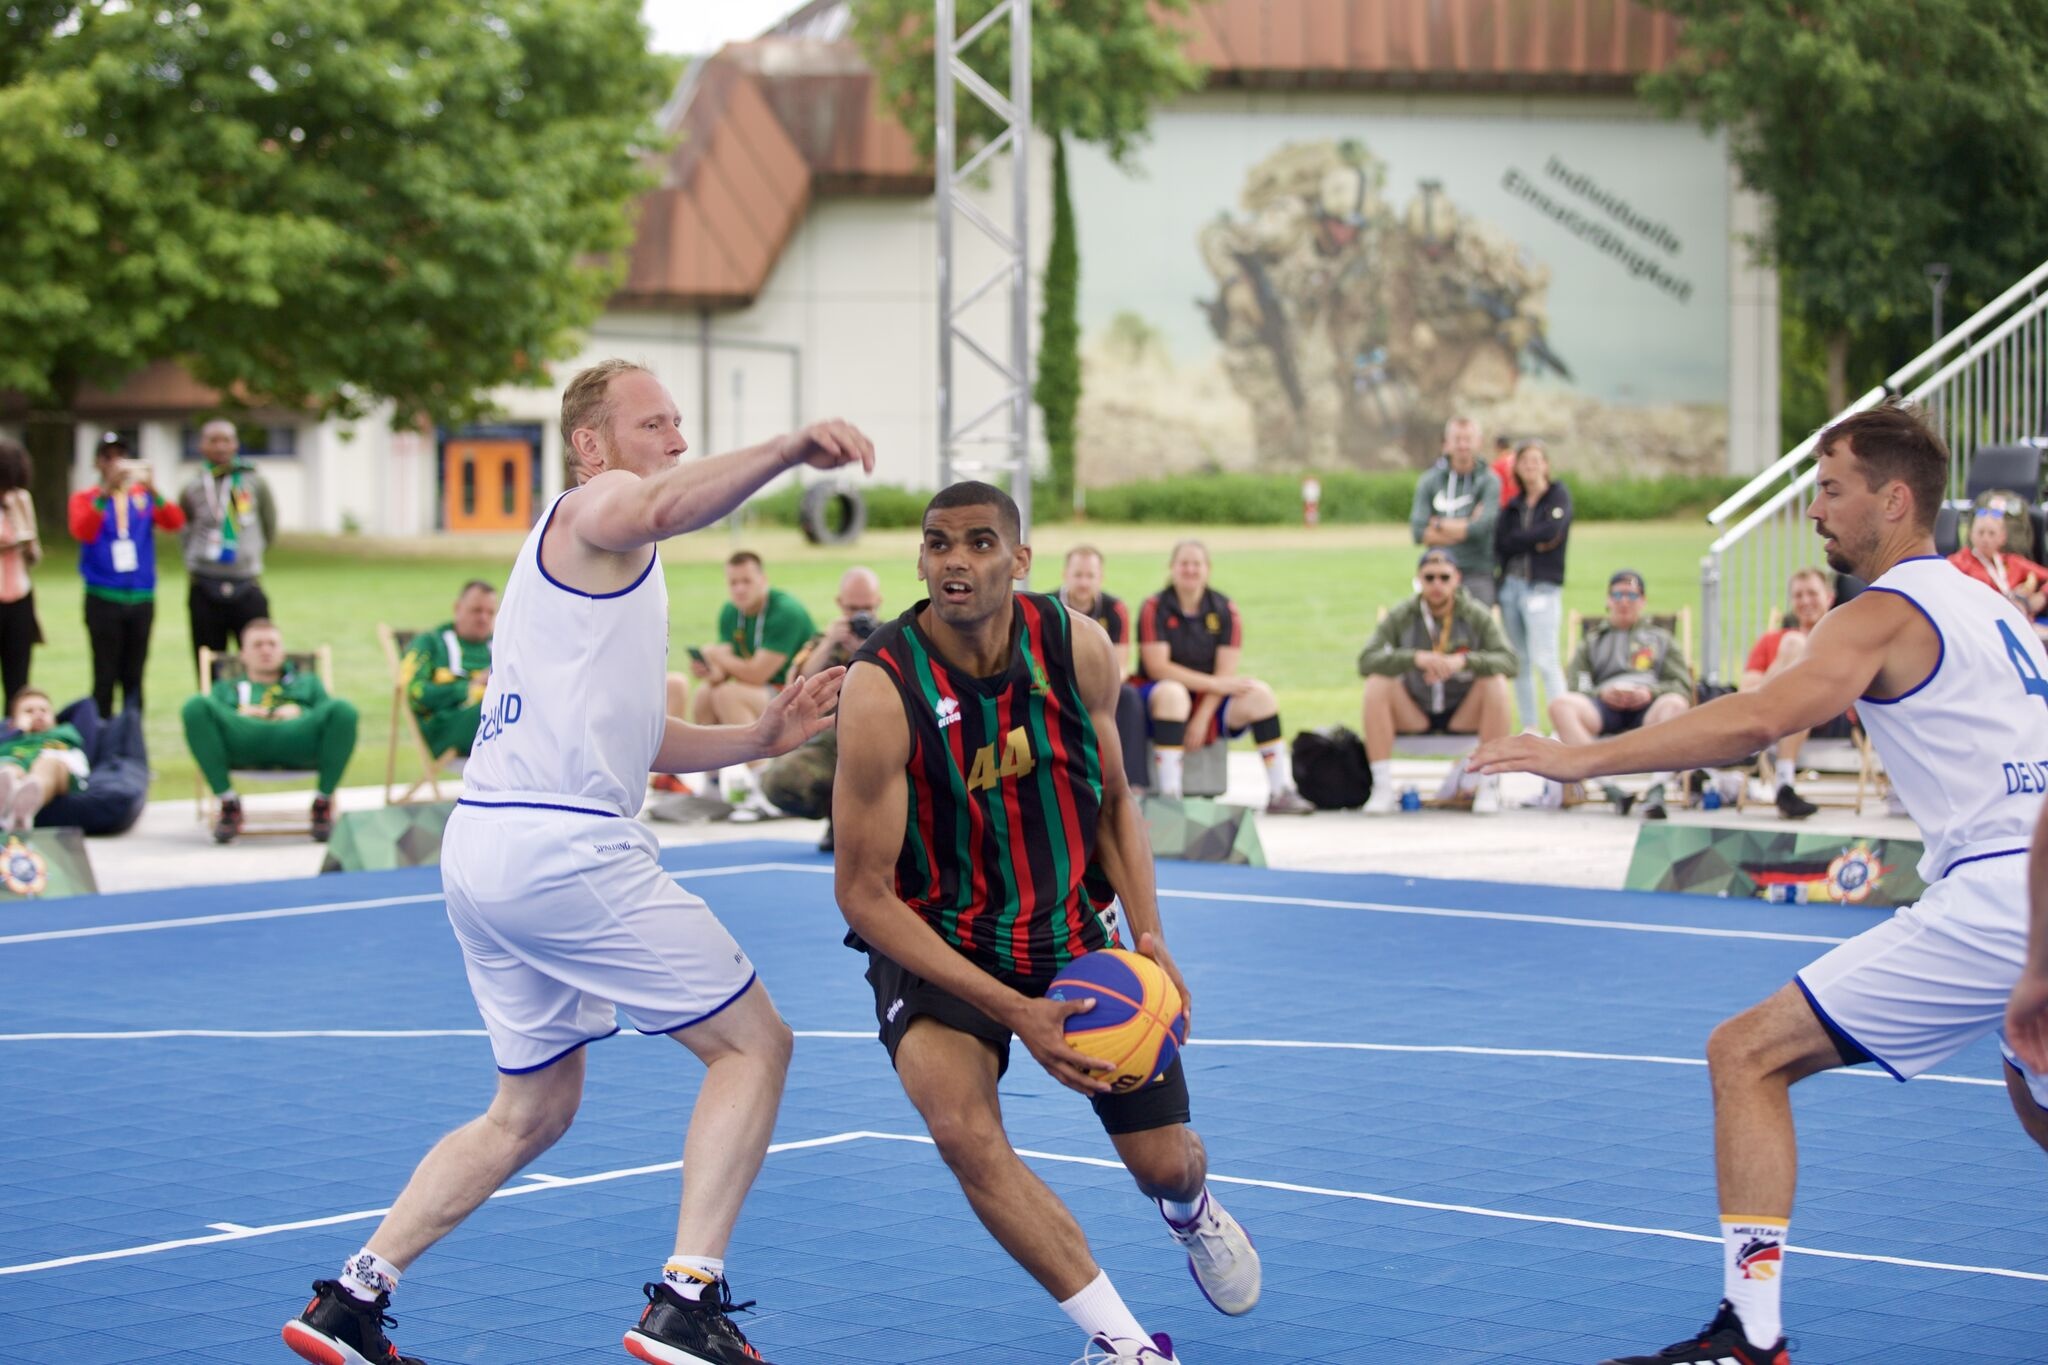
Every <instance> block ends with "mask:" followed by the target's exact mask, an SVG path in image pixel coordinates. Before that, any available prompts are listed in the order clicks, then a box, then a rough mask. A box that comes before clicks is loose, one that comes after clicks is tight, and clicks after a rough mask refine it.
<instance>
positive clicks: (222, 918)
mask: <svg viewBox="0 0 2048 1365" xmlns="http://www.w3.org/2000/svg"><path fill="white" fill-rule="evenodd" d="M756 872H804V873H809V874H811V875H813V876H820V877H829V876H831V875H832V869H831V868H829V867H818V866H815V865H813V864H810V863H735V864H731V865H728V866H721V867H698V868H687V869H685V870H683V871H681V872H676V873H672V874H671V876H672V877H673V878H674V880H676V881H678V882H683V881H687V880H690V879H694V878H699V877H743V876H747V875H748V874H750V873H756ZM1159 895H1160V897H1161V898H1162V899H1167V900H1176V899H1177V900H1194V901H1229V902H1233V903H1236V904H1241V905H1298V906H1302V907H1304V908H1306V909H1315V910H1364V911H1368V912H1370V913H1373V914H1379V915H1421V916H1423V917H1425V918H1430V919H1477V920H1496V921H1504V922H1506V923H1510V924H1551V925H1558V926H1560V927H1563V928H1569V929H1618V930H1622V931H1624V932H1628V933H1637V934H1678V935H1681V936H1686V937H1692V938H1735V939H1756V940H1761V941H1763V942H1767V943H1820V944H1827V945H1830V946H1832V945H1834V944H1837V943H1847V942H1848V940H1847V939H1845V938H1834V937H1830V936H1828V935H1825V934H1782V933H1776V932H1773V931H1771V930H1766V929H1714V928H1708V927H1705V926H1699V925H1688V924H1645V923H1642V922H1640V921H1636V920H1607V919H1584V918H1580V917H1577V916H1571V915H1530V914H1523V913H1521V912H1519V911H1512V910H1454V909H1450V908H1449V907H1446V906H1435V905H1398V904H1395V903H1393V902H1391V901H1340V900H1326V899H1323V898H1320V897H1315V896H1259V895H1251V894H1248V893H1239V892H1224V891H1172V890H1168V889H1166V888H1164V887H1162V888H1160V890H1159ZM440 900H441V897H440V896H436V895H419V896H391V897H387V898H385V899H383V900H367V901H339V902H334V903H332V904H327V905H301V906H291V907H287V908H284V909H279V910H245V911H240V912H237V913H234V914H226V915H197V916H194V917H193V918H191V919H159V920H142V921H138V922H137V923H134V924H103V925H95V926H93V927H91V928H85V929H49V930H44V931H43V932H41V933H33V934H6V935H0V946H5V945H7V944H10V943H46V942H49V941H51V940H53V939H68V938H101V937H105V936H107V935H110V934H139V933H145V932H148V931H152V930H157V929H184V928H188V927H190V926H193V925H201V924H238V923H242V922H245V921H250V920H267V919H289V918H292V917H294V916H298V915H327V914H333V913H335V912H336V911H342V910H374V909H381V908H384V907H387V906H394V905H432V904H436V903H438V902H439V901H440Z"/></svg>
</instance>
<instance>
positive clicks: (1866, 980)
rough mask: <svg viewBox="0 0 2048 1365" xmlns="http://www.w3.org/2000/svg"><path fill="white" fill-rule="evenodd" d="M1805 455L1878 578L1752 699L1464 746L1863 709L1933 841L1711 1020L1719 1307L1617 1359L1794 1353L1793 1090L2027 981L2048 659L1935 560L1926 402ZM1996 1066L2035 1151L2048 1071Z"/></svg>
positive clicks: (1780, 731)
mask: <svg viewBox="0 0 2048 1365" xmlns="http://www.w3.org/2000/svg"><path fill="white" fill-rule="evenodd" d="M1816 448H1817V449H1818V450H1819V451H1820V456H1819V461H1818V464H1819V470H1818V479H1817V482H1816V485H1815V493H1814V498H1813V503H1812V505H1811V506H1810V507H1809V508H1808V509H1807V516H1808V517H1810V518H1811V519H1812V520H1813V521H1814V522H1815V523H1816V524H1817V529H1818V531H1819V533H1820V535H1821V536H1822V537H1824V546H1823V548H1824V549H1825V551H1826V554H1827V558H1828V563H1829V564H1830V565H1832V566H1833V567H1834V568H1835V569H1836V570H1837V571H1840V572H1847V573H1853V574H1855V575H1857V576H1858V577H1859V578H1862V579H1864V580H1865V581H1867V582H1869V583H1870V585H1871V586H1870V588H1869V589H1868V590H1866V591H1865V592H1863V593H1862V594H1861V595H1859V596H1858V597H1856V598H1855V599H1854V600H1853V601H1851V602H1849V603H1848V604H1847V605H1845V606H1842V607H1838V608H1836V609H1835V610H1833V611H1831V612H1829V613H1828V614H1827V615H1826V616H1825V617H1823V618H1822V619H1821V621H1820V623H1819V624H1818V625H1817V626H1816V627H1815V628H1814V630H1813V633H1812V636H1811V638H1810V639H1809V641H1808V643H1807V649H1806V655H1805V657H1804V658H1802V659H1801V660H1799V662H1798V663H1796V664H1793V665H1791V666H1790V667H1788V668H1786V669H1784V670H1783V671H1782V672H1780V673H1778V674H1777V675H1776V676H1774V677H1772V678H1770V679H1768V680H1766V681H1765V682H1764V684H1763V685H1762V686H1761V687H1759V688H1758V689H1757V690H1756V691H1754V692H1743V693H1738V694H1737V695H1735V696H1732V697H1724V698H1722V699H1721V700H1719V701H1715V702H1711V703H1709V704H1708V705H1706V706H1702V707H1700V708H1698V709H1697V710H1694V711H1690V712H1688V713H1686V714H1685V715H1682V716H1679V717H1677V718H1676V719H1673V720H1670V721H1667V722H1666V723H1665V724H1663V725H1659V726H1655V727H1652V728H1645V729H1643V730H1639V731H1635V732H1633V733H1630V734H1625V735H1620V736H1616V737H1615V738H1613V739H1609V740H1605V741H1602V742H1601V743H1599V744H1593V745H1587V746H1584V747H1580V748H1566V747H1565V746H1563V745H1560V744H1557V743H1555V742H1554V741H1551V740H1545V739H1537V738H1534V737H1531V736H1527V735H1522V736H1516V737H1513V738H1510V739H1504V740H1497V741H1495V742H1493V743H1491V744H1484V745H1481V746H1480V747H1479V749H1478V750H1476V751H1475V752H1474V753H1473V756H1472V763H1471V769H1472V771H1474V772H1478V773H1503V772H1536V773H1541V774H1543V775H1544V776H1545V777H1549V778H1554V779H1556V780H1558V781H1579V780H1582V779H1585V778H1588V777H1596V776H1600V775H1602V774H1607V773H1624V772H1644V771H1656V770H1664V769H1682V768H1688V767H1707V766H1717V765H1726V764H1731V763H1734V762H1736V761H1737V760H1739V759H1741V758H1742V757H1743V756H1744V755H1746V754H1752V753H1755V752H1756V751H1758V750H1759V749H1761V748H1763V747H1764V746H1765V745H1767V744H1770V743H1772V742H1773V741H1775V740H1777V739H1780V738H1782V737H1783V736H1785V735H1787V734H1790V733H1792V732H1794V731H1798V730H1804V729H1807V728H1808V727H1810V726H1814V725H1818V724H1821V723H1822V722H1824V721H1827V720H1830V719H1832V718H1833V717H1835V716H1838V715H1840V714H1842V712H1843V711H1845V710H1847V709H1848V707H1849V706H1850V705H1851V704H1855V705H1856V707H1857V714H1858V715H1859V716H1861V717H1862V719H1863V723H1864V725H1865V727H1866V728H1867V730H1868V732H1869V734H1870V738H1871V740H1872V742H1873V743H1874V744H1875V745H1876V746H1877V751H1878V753H1879V754H1880V755H1881V756H1882V757H1883V759H1884V765H1885V769H1886V771H1887V772H1888V773H1890V775H1891V778H1892V782H1893V784H1894V785H1895V787H1896V788H1897V790H1898V792H1899V794H1900V795H1901V797H1903V798H1904V800H1905V803H1906V809H1907V811H1908V812H1909V813H1910V814H1911V815H1912V817H1913V819H1914V822H1915V823H1916V824H1918V825H1919V827H1920V834H1921V838H1922V840H1923V841H1924V842H1925V844H1926V849H1927V853H1926V856H1925V857H1924V858H1922V859H1921V862H1920V874H1921V876H1922V877H1923V878H1924V879H1925V880H1926V881H1927V883H1928V887H1927V894H1926V895H1925V896H1924V897H1923V898H1922V899H1921V900H1920V901H1919V902H1918V903H1917V904H1914V905H1910V906H1907V907H1905V908H1904V909H1901V910H1900V911H1899V912H1898V913H1897V914H1895V915H1893V916H1892V917H1891V918H1890V919H1889V920H1886V921H1885V922H1884V923H1883V924H1880V925H1878V926H1877V927H1876V928H1874V929H1870V930H1867V931H1865V932H1864V933H1862V934H1859V935H1857V936H1856V937H1855V938H1853V939H1850V940H1849V941H1848V942H1847V943H1844V944H1842V945H1841V946H1840V947H1838V948H1836V949H1834V950H1833V951H1831V952H1829V953H1827V954H1825V955H1824V956H1822V957H1821V958H1820V959H1819V960H1818V961H1816V962H1814V963H1812V964H1811V965H1810V966H1808V967H1806V968H1805V969H1804V970H1802V971H1801V972H1800V973H1799V974H1798V975H1797V976H1796V977H1794V978H1793V980H1792V983H1791V984H1790V985H1787V986H1785V987H1784V988H1783V989H1781V990H1779V991H1778V992H1777V994H1775V995H1773V996H1771V997H1770V998H1769V999H1767V1000H1765V1001H1764V1002H1763V1003H1762V1004H1760V1005H1757V1006H1755V1007H1753V1008H1751V1009H1749V1010H1746V1011H1744V1012H1743V1013H1741V1014H1739V1015H1736V1016H1735V1017H1734V1018H1732V1019H1730V1020H1728V1021H1727V1022H1725V1023H1723V1024H1722V1025H1721V1026H1720V1027H1719V1028H1717V1029H1715V1030H1714V1034H1713V1037H1712V1038H1711V1039H1709V1041H1708V1043H1707V1063H1708V1066H1709V1067H1710V1068H1711V1074H1712V1079H1713V1093H1714V1149H1715V1168H1716V1175H1717V1177H1718V1182H1719V1187H1720V1203H1721V1231H1722V1240H1723V1244H1724V1246H1723V1253H1722V1271H1723V1280H1722V1283H1723V1291H1724V1292H1723V1300H1722V1303H1721V1306H1720V1309H1719V1311H1718V1312H1717V1313H1716V1314H1715V1316H1714V1318H1713V1320H1712V1321H1711V1322H1710V1323H1708V1324H1707V1326H1706V1327H1705V1328H1704V1329H1703V1330H1702V1331H1701V1332H1700V1333H1699V1334H1698V1335H1697V1336H1696V1337H1693V1338H1689V1339H1687V1340H1685V1341H1681V1342H1678V1343H1676V1344H1675V1345H1673V1346H1670V1347H1667V1348H1665V1350H1663V1351H1662V1352H1660V1353H1658V1354H1654V1355H1644V1356H1626V1357H1622V1358H1620V1361H1618V1362H1617V1361H1609V1362H1607V1365H1652V1363H1653V1362H1658V1363H1661V1365H1680V1363H1681V1362H1700V1363H1702V1365H1703V1363H1704V1362H1723V1363H1724V1365H1767V1363H1768V1365H1781V1362H1784V1361H1787V1360H1789V1359H1790V1356H1789V1354H1788V1352H1787V1350H1786V1347H1785V1337H1784V1333H1783V1330H1782V1315H1781V1311H1780V1302H1781V1294H1782V1291H1783V1285H1784V1276H1783V1273H1782V1272H1783V1269H1784V1246H1785V1233H1786V1224H1787V1222H1788V1220H1789V1219H1790V1216H1791V1212H1792V1195H1793V1187H1794V1184H1795V1179H1796V1173H1797V1150H1796V1147H1797V1144H1796V1138H1795V1135H1794V1132H1793V1125H1792V1108H1791V1102H1790V1095H1789V1093H1788V1092H1789V1090H1790V1087H1791V1086H1792V1085H1793V1083H1794V1082H1796V1081H1800V1080H1803V1079H1804V1078H1806V1077H1808V1076H1811V1075H1813V1074H1815V1073H1816V1072H1820V1071H1825V1070H1828V1069H1829V1068H1831V1067H1837V1066H1845V1065H1853V1064H1855V1063H1858V1062H1863V1061H1874V1062H1876V1063H1877V1064H1878V1065H1879V1066H1882V1067H1883V1068H1884V1069H1885V1070H1886V1071H1888V1072H1890V1073H1891V1074H1892V1075H1893V1076H1895V1077H1896V1078H1898V1079H1899V1080H1906V1079H1909V1078H1910V1077H1913V1076H1917V1075H1919V1074H1921V1073H1922V1072H1925V1071H1927V1070H1929V1069H1930V1068H1932V1067H1934V1066H1936V1065H1938V1064H1939V1063H1941V1062H1942V1061H1944V1060H1946V1059H1947V1058H1949V1057H1951V1056H1953V1055H1954V1054H1955V1053H1956V1052H1958V1051H1959V1050H1961V1049H1962V1048H1963V1047H1964V1046H1965V1045H1966V1044H1968V1043H1970V1042H1972V1041H1974V1040H1976V1039H1977V1038H1980V1037H1982V1036H1983V1035H1984V1034H1986V1033H1989V1032H1991V1031H1992V1030H1994V1029H1996V1028H1998V1027H1999V1024H2000V1022H2001V1021H2002V1019H2003V1017H2004V1014H2005V1010H2006V1004H2007V999H2008V997H2009V996H2010V995H2011V994H2012V991H2013V988H2014V985H2015V983H2016V982H2017V981H2019V979H2020V976H2021V968H2022V965H2023V964H2022V958H2023V957H2024V955H2025V951H2026V923H2027V911H2026V908H2025V907H2026V904H2027V898H2026V877H2025V873H2026V866H2025V864H2026V858H2025V856H2024V855H2025V854H2026V851H2027V840H2028V836H2029V834H2030V832H2031V831H2032V829H2033V826H2034V823H2035V821H2036V819H2037V818H2038V816H2039V815H2040V813H2041V807H2042V785H2043V784H2042V783H2041V782H2040V781H2039V780H2038V777H2037V776H2034V774H2038V773H2039V772H2040V771H2041V769H2040V768H2039V767H2037V766H2035V765H2038V764H2040V763H2041V762H2042V761H2043V760H2048V655H2044V654H2043V653H2042V650H2041V645H2040V642H2039V641H2038V640H2037V639H2036V638H2035V636H2034V632H2033V630H2032V628H2031V626H2030V624H2029V623H2028V622H2027V620H2026V619H2025V617H2023V616H2022V615H2021V614H2020V613H2019V612H2018V611H2017V610H2016V609H2015V608H2014V607H2013V606H2012V604H2011V603H2010V602H2007V601H2006V600H2005V599H2004V598H2003V597H2001V596H2000V595H1999V594H1998V593H1996V592H1994V591H1992V590H1991V589H1989V588H1987V587H1985V586H1984V585H1983V584H1981V583H1977V582H1974V581H1973V580H1971V579H1969V578H1968V577H1966V576H1965V575H1963V574H1960V573H1957V572H1956V571H1955V569H1954V568H1953V567H1952V566H1950V565H1949V564H1948V563H1946V562H1945V561H1944V560H1942V559H1941V558H1940V557H1939V556H1938V555H1936V554H1935V552H1934V515H1935V512H1936V511H1937V510H1938V508H1939V507H1940V504H1941V498H1942V494H1943V490H1944V488H1945V487H1946V484H1947V480H1948V468H1949V456H1948V450H1947V448H1946V447H1945V446H1943V444H1942V442H1941V438H1940V437H1938V436H1936V435H1935V434H1934V433H1933V432H1932V431H1930V430H1929V429H1928V428H1927V427H1926V426H1925V425H1924V424H1923V423H1922V422H1921V420H1920V419H1919V418H1918V416H1916V415H1915V414H1914V413H1913V412H1912V411H1910V410H1909V409H1906V408H1904V407H1901V406H1897V405H1892V404H1887V405H1885V406H1883V407H1879V408H1874V409H1872V410H1870V411H1868V412H1861V413H1857V414H1855V415H1854V416H1851V417H1846V418H1844V419H1843V420H1841V421H1840V422H1837V423H1836V424H1835V425H1834V426H1832V427H1829V428H1828V429H1827V430H1826V431H1824V432H1822V433H1821V436H1820V440H1819V443H1818V445H1817V447H1816ZM2006 1058H2007V1061H2008V1063H2009V1065H2008V1067H2007V1068H2006V1076H2005V1081H2006V1089H2007V1091H2008V1093H2009V1094H2010V1096H2011V1099H2012V1105H2013V1109H2014V1111H2015V1112H2016V1113H2017V1114H2018V1116H2019V1120H2020V1125H2021V1127H2023V1128H2025V1129H2026V1131H2027V1134H2028V1136H2030V1137H2032V1138H2033V1139H2034V1141H2035V1142H2037V1143H2039V1144H2040V1145H2041V1146H2043V1147H2044V1148H2048V1110H2044V1108H2043V1107H2042V1106H2043V1104H2048V1079H2044V1078H2048V1071H2043V1070H2038V1069H2036V1066H2035V1063H2030V1062H2027V1061H2026V1060H2025V1059H2024V1056H2022V1057H2019V1058H2016V1057H2015V1056H2014V1053H2013V1051H2012V1049H2011V1048H2010V1047H2009V1046H2008V1048H2007V1049H2006Z"/></svg>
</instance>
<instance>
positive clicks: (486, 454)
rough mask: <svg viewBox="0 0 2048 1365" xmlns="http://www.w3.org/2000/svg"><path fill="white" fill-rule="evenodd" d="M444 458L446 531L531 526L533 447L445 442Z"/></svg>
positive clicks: (511, 443)
mask: <svg viewBox="0 0 2048 1365" xmlns="http://www.w3.org/2000/svg"><path fill="white" fill-rule="evenodd" d="M442 459H443V461H444V469H443V472H444V475H445V477H444V479H443V481H442V482H443V487H444V490H445V497H446V504H445V506H446V516H445V518H444V519H443V523H442V524H443V525H445V526H446V527H447V528H448V529H449V530H451V531H524V530H526V529H527V528H528V527H530V526H532V525H533V447H532V446H530V445H528V444H527V443H526V442H524V441H508V440H489V441H450V442H449V443H448V445H447V450H446V453H445V454H444V455H443V457H442Z"/></svg>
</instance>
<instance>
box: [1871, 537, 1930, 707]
mask: <svg viewBox="0 0 2048 1365" xmlns="http://www.w3.org/2000/svg"><path fill="white" fill-rule="evenodd" d="M1915 558H1918V559H1939V558H1941V556H1940V555H1917V556H1915ZM1899 562H1900V563H1901V564H1903V563H1905V562H1906V561H1905V560H1900V561H1899ZM1863 591H1865V592H1888V593H1890V594H1891V595H1892V596H1894V597H1903V598H1905V599H1906V600H1907V601H1908V602H1911V603H1912V604H1913V610H1915V611H1917V612H1919V613H1920V614H1921V615H1922V616H1924V617H1926V618H1927V624H1928V625H1930V626H1934V643H1935V644H1936V645H1938V646H1940V648H1941V652H1940V653H1939V654H1936V655H1935V656H1934V667H1932V668H1930V669H1928V670H1927V676H1926V677H1924V678H1922V679H1921V680H1920V681H1919V682H1917V683H1915V684H1913V686H1911V687H1910V688H1908V689H1906V690H1905V691H1904V692H1901V693H1899V695H1898V696H1896V697H1873V696H1871V695H1870V694H1869V693H1868V692H1865V693H1864V694H1863V695H1862V696H1861V697H1859V698H1858V700H1859V701H1867V702H1870V703H1872V704H1873V705H1876V706H1895V705H1897V704H1898V703H1899V702H1902V701H1904V700H1905V699H1906V698H1908V697H1910V696H1912V695H1913V694H1914V693H1915V692H1918V691H1919V690H1920V689H1921V688H1923V687H1925V686H1927V684H1929V683H1931V682H1933V681H1934V675H1935V674H1937V673H1939V672H1941V661H1942V660H1944V659H1946V658H1947V657H1948V637H1947V636H1945V635H1943V634H1942V633H1941V627H1940V626H1938V625H1935V621H1934V613H1933V612H1931V611H1929V610H1927V608H1925V607H1923V606H1921V605H1920V602H1919V600H1918V599H1917V598H1915V597H1914V596H1913V595H1912V594H1911V593H1907V592H1900V591H1899V590H1898V589H1897V588H1878V587H1869V588H1865V589H1864V590H1863Z"/></svg>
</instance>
